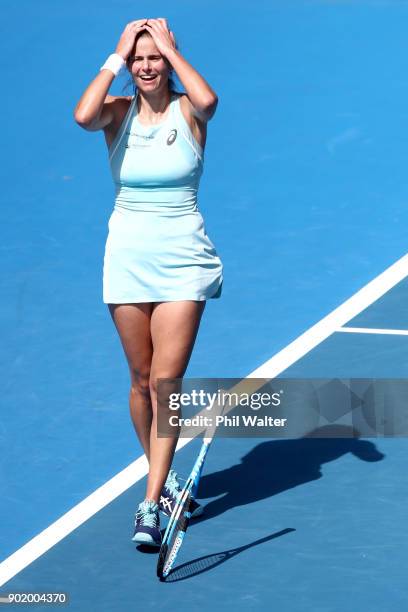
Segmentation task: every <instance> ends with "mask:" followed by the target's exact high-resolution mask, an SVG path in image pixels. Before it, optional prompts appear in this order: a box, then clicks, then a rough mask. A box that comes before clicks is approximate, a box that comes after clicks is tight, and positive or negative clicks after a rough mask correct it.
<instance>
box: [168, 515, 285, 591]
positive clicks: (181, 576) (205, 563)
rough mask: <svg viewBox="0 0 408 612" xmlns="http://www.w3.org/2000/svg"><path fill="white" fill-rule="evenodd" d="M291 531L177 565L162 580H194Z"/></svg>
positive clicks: (280, 532)
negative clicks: (237, 556)
mask: <svg viewBox="0 0 408 612" xmlns="http://www.w3.org/2000/svg"><path fill="white" fill-rule="evenodd" d="M292 531H296V529H293V528H292V527H288V528H287V529H282V530H281V531H278V532H276V533H272V534H271V535H269V536H266V537H264V538H260V539H259V540H255V542H251V543H250V544H245V545H244V546H239V547H238V548H231V549H230V550H224V551H222V552H218V553H214V554H212V555H206V556H204V557H199V558H198V559H194V560H193V561H188V562H187V563H183V564H182V565H178V566H177V567H175V568H174V569H172V570H171V572H170V573H169V575H168V576H167V578H165V579H164V582H180V581H181V580H187V579H188V578H194V576H198V575H199V574H203V573H204V572H208V571H210V570H212V569H214V568H216V567H218V566H219V565H221V564H222V563H225V562H226V561H229V560H230V559H232V558H233V557H235V556H236V555H239V554H240V553H242V552H244V551H245V550H248V549H249V548H252V547H254V546H258V545H259V544H265V543H266V542H269V541H271V540H274V539H275V538H280V537H281V536H283V535H286V534H287V533H291V532H292Z"/></svg>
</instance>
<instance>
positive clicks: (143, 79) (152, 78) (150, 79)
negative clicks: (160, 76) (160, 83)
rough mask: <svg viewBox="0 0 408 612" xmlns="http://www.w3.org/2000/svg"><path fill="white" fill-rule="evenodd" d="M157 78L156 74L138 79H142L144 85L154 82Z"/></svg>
mask: <svg viewBox="0 0 408 612" xmlns="http://www.w3.org/2000/svg"><path fill="white" fill-rule="evenodd" d="M156 77H157V74H155V75H154V76H147V75H146V76H140V78H141V79H142V81H145V82H146V83H149V82H150V81H154V79H155V78H156Z"/></svg>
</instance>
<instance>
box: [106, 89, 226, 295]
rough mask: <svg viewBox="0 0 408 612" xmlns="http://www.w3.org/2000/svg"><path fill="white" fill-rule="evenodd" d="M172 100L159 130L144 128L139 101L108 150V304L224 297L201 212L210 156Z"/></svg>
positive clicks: (219, 269)
mask: <svg viewBox="0 0 408 612" xmlns="http://www.w3.org/2000/svg"><path fill="white" fill-rule="evenodd" d="M180 96H181V94H179V93H178V92H171V102H170V109H169V112H168V114H167V116H166V119H165V120H164V121H163V122H162V123H160V124H158V125H143V124H142V123H140V121H139V120H138V117H137V103H136V99H137V96H136V95H135V96H133V98H132V101H131V104H130V106H129V109H128V112H127V114H126V117H125V118H124V120H123V123H122V125H121V127H120V129H119V131H118V133H117V135H116V137H115V139H114V141H113V142H112V144H111V146H110V148H109V161H110V166H111V171H112V177H113V180H114V183H115V189H116V197H115V205H114V209H113V211H112V214H111V216H110V218H109V222H108V229H109V232H108V237H107V240H106V245H105V255H104V263H103V301H104V302H105V303H112V304H122V303H136V302H159V301H177V300H200V301H201V300H207V299H209V298H218V297H220V295H221V291H222V283H223V265H222V262H221V260H220V258H219V257H218V255H217V253H216V250H215V247H214V245H213V243H212V242H211V240H210V238H209V237H208V235H207V233H206V230H205V226H204V220H203V217H202V215H201V213H200V212H199V210H198V207H197V191H198V187H199V182H200V178H201V174H202V171H203V161H204V160H203V153H204V152H203V149H202V147H201V146H200V144H199V143H198V142H197V140H196V139H195V137H194V135H193V134H192V132H191V130H190V127H189V125H188V123H187V121H186V120H185V118H184V115H183V113H182V111H181V108H180Z"/></svg>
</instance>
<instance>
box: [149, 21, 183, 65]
mask: <svg viewBox="0 0 408 612" xmlns="http://www.w3.org/2000/svg"><path fill="white" fill-rule="evenodd" d="M144 29H146V30H147V32H149V34H151V36H152V38H153V40H154V42H155V45H156V47H157V48H158V50H159V51H160V53H161V54H162V55H164V57H167V54H168V53H169V52H170V51H174V49H175V48H176V39H175V38H174V34H173V32H171V31H170V30H169V28H168V25H167V19H165V18H164V17H158V18H157V19H148V21H147V23H146V26H145V28H144Z"/></svg>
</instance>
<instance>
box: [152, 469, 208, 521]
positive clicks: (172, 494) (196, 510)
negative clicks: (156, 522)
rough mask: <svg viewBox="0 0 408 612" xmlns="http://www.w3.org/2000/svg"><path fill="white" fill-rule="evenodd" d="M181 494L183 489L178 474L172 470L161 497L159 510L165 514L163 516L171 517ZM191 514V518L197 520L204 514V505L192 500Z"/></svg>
mask: <svg viewBox="0 0 408 612" xmlns="http://www.w3.org/2000/svg"><path fill="white" fill-rule="evenodd" d="M180 493H181V487H180V483H179V481H178V476H177V472H175V471H174V470H170V472H169V475H168V476H167V480H166V482H165V483H164V487H163V490H162V492H161V495H160V502H159V509H160V510H161V512H163V514H165V515H166V516H171V513H172V512H173V508H174V506H175V505H176V503H177V500H178V498H179V495H180ZM190 512H191V518H196V517H197V516H200V515H201V514H202V513H203V512H204V510H203V507H202V505H201V504H199V503H198V502H197V501H196V500H195V499H194V498H193V499H192V500H191V505H190Z"/></svg>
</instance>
